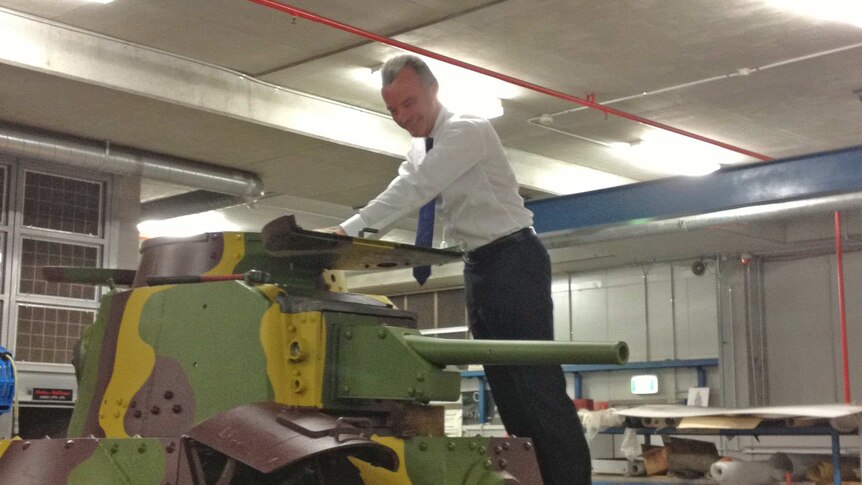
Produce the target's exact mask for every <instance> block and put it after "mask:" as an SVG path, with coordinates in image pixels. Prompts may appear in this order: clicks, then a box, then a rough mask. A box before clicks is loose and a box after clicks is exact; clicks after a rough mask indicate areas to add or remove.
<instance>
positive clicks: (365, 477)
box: [348, 435, 413, 485]
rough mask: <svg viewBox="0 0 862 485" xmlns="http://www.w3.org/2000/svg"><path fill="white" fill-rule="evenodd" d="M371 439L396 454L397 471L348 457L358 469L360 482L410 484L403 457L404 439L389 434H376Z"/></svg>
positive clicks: (377, 484)
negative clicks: (360, 477)
mask: <svg viewBox="0 0 862 485" xmlns="http://www.w3.org/2000/svg"><path fill="white" fill-rule="evenodd" d="M371 440H372V441H376V442H377V443H380V444H381V445H383V446H386V447H388V448H391V449H392V451H394V452H395V454H396V455H398V463H399V466H398V471H395V472H391V471H389V470H387V469H385V468H382V467H379V466H373V465H370V464H368V463H367V462H364V461H362V460H360V459H358V458H353V457H348V459H349V460H350V463H353V464H354V465H355V466H356V468H358V469H359V474H360V475H361V476H362V482H363V483H374V484H376V485H412V483H413V482H411V481H410V477H409V476H408V475H407V461H406V460H405V459H404V440H402V439H398V438H393V437H391V436H376V435H375V436H372V437H371Z"/></svg>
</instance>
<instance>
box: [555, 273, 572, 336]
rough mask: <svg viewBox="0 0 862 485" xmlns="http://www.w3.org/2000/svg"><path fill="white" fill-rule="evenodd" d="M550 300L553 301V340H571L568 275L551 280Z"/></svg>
mask: <svg viewBox="0 0 862 485" xmlns="http://www.w3.org/2000/svg"><path fill="white" fill-rule="evenodd" d="M551 299H553V301H554V340H562V341H570V340H572V320H571V317H572V315H571V311H570V309H571V306H570V304H571V302H570V301H569V275H557V276H554V278H553V280H551Z"/></svg>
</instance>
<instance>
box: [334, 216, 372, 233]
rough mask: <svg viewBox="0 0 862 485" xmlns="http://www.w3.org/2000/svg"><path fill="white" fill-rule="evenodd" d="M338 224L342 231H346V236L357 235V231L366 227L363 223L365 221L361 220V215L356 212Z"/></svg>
mask: <svg viewBox="0 0 862 485" xmlns="http://www.w3.org/2000/svg"><path fill="white" fill-rule="evenodd" d="M340 225H341V228H342V229H344V232H346V233H347V235H348V236H353V237H356V236H359V233H360V232H361V231H362V230H363V229H365V228H366V227H368V226H367V225H366V224H365V221H364V220H362V216H361V215H359V214H356V215H355V216H353V217H351V218H350V219H347V220H346V221H344V222H342V223H341V224H340Z"/></svg>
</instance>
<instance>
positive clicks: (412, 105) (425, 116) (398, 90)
mask: <svg viewBox="0 0 862 485" xmlns="http://www.w3.org/2000/svg"><path fill="white" fill-rule="evenodd" d="M380 93H381V94H382V95H383V101H385V102H386V109H388V110H389V112H390V113H391V114H392V119H393V120H395V122H396V123H398V126H400V127H401V128H404V129H405V130H407V132H408V133H410V135H411V136H413V137H417V138H418V137H426V136H428V135H429V134H431V130H432V129H433V128H434V122H435V121H437V114H439V113H440V103H439V102H438V101H437V86H425V85H423V84H422V80H421V79H420V78H419V75H418V74H416V71H414V70H413V68H412V67H405V68H404V69H402V70H401V71H400V72H399V73H398V75H396V76H395V80H393V81H392V84H390V85H388V86H383V89H382V90H381V91H380Z"/></svg>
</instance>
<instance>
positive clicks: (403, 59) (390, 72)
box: [380, 54, 438, 86]
mask: <svg viewBox="0 0 862 485" xmlns="http://www.w3.org/2000/svg"><path fill="white" fill-rule="evenodd" d="M405 67H410V68H411V69H413V71H414V72H415V73H416V74H418V75H419V79H420V80H421V81H422V84H423V85H425V86H437V85H438V84H437V78H436V77H434V73H432V72H431V69H429V68H428V64H425V61H423V60H422V59H420V58H419V57H418V56H414V55H412V54H402V55H400V56H395V57H393V58H392V59H389V60H388V61H386V64H383V68H382V69H381V70H380V75H381V77H382V78H383V85H384V86H389V85H390V84H392V82H393V81H395V76H397V75H398V73H399V72H401V70H402V69H404V68H405Z"/></svg>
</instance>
